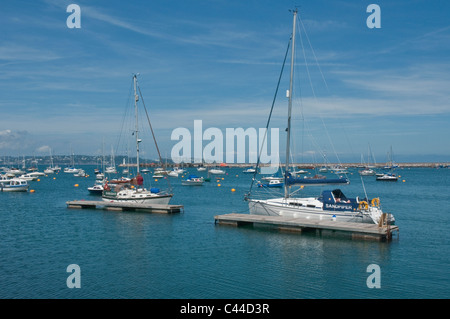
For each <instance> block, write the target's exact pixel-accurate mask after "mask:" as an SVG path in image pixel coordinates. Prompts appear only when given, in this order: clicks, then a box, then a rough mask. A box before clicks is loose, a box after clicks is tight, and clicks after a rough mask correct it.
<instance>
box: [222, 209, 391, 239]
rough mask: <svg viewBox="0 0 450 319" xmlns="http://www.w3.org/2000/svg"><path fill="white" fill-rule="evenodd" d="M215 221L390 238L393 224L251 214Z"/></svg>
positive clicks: (227, 215) (283, 229)
mask: <svg viewBox="0 0 450 319" xmlns="http://www.w3.org/2000/svg"><path fill="white" fill-rule="evenodd" d="M214 219H215V223H216V224H217V223H218V224H220V225H233V226H251V227H253V226H262V227H269V228H272V229H277V230H279V231H289V232H306V231H310V232H311V231H315V232H316V234H320V235H324V236H326V235H331V236H336V235H337V236H340V235H343V236H349V237H351V238H352V239H368V240H379V241H383V240H390V239H391V238H392V233H393V232H398V230H399V229H398V226H395V225H380V226H379V225H376V224H368V223H351V222H339V221H333V220H318V219H316V220H314V219H307V218H301V217H295V218H294V217H286V216H264V215H253V214H234V213H233V214H225V215H217V216H215V217H214Z"/></svg>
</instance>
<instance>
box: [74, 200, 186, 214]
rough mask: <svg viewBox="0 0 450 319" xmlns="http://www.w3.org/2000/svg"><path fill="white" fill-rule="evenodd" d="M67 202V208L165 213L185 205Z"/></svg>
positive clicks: (174, 211) (179, 209)
mask: <svg viewBox="0 0 450 319" xmlns="http://www.w3.org/2000/svg"><path fill="white" fill-rule="evenodd" d="M66 204H67V208H74V209H87V208H91V209H96V208H102V209H105V210H114V211H143V212H150V213H164V214H171V213H179V212H181V211H182V210H183V205H161V204H142V203H128V202H105V201H93V200H72V201H68V202H66Z"/></svg>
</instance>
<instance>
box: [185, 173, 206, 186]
mask: <svg viewBox="0 0 450 319" xmlns="http://www.w3.org/2000/svg"><path fill="white" fill-rule="evenodd" d="M204 181H205V180H204V178H203V177H198V176H196V175H189V177H188V178H187V179H185V180H182V181H181V185H185V186H201V185H203V182H204Z"/></svg>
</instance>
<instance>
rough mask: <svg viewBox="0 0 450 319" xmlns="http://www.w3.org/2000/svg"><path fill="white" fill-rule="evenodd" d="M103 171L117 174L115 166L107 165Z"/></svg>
mask: <svg viewBox="0 0 450 319" xmlns="http://www.w3.org/2000/svg"><path fill="white" fill-rule="evenodd" d="M105 173H108V174H117V170H116V167H115V166H109V167H107V168H105Z"/></svg>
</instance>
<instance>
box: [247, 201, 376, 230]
mask: <svg viewBox="0 0 450 319" xmlns="http://www.w3.org/2000/svg"><path fill="white" fill-rule="evenodd" d="M288 202H289V203H297V204H300V203H302V204H303V205H302V207H300V206H297V205H291V204H288ZM248 205H249V212H250V214H254V215H266V216H287V217H292V218H307V219H315V220H337V221H343V222H358V223H371V224H374V223H375V222H376V221H377V217H376V216H377V215H379V216H381V210H379V209H377V208H373V209H374V211H372V212H371V214H369V212H368V213H363V212H360V211H332V210H324V209H323V204H322V203H321V202H319V201H318V200H317V199H315V198H303V199H301V200H300V199H295V200H294V199H288V201H286V200H285V199H284V198H277V199H270V200H255V199H250V200H249V204H248ZM370 209H372V207H371V208H370ZM375 210H377V211H375ZM371 215H372V217H371ZM379 216H378V219H379ZM374 219H375V220H374Z"/></svg>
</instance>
